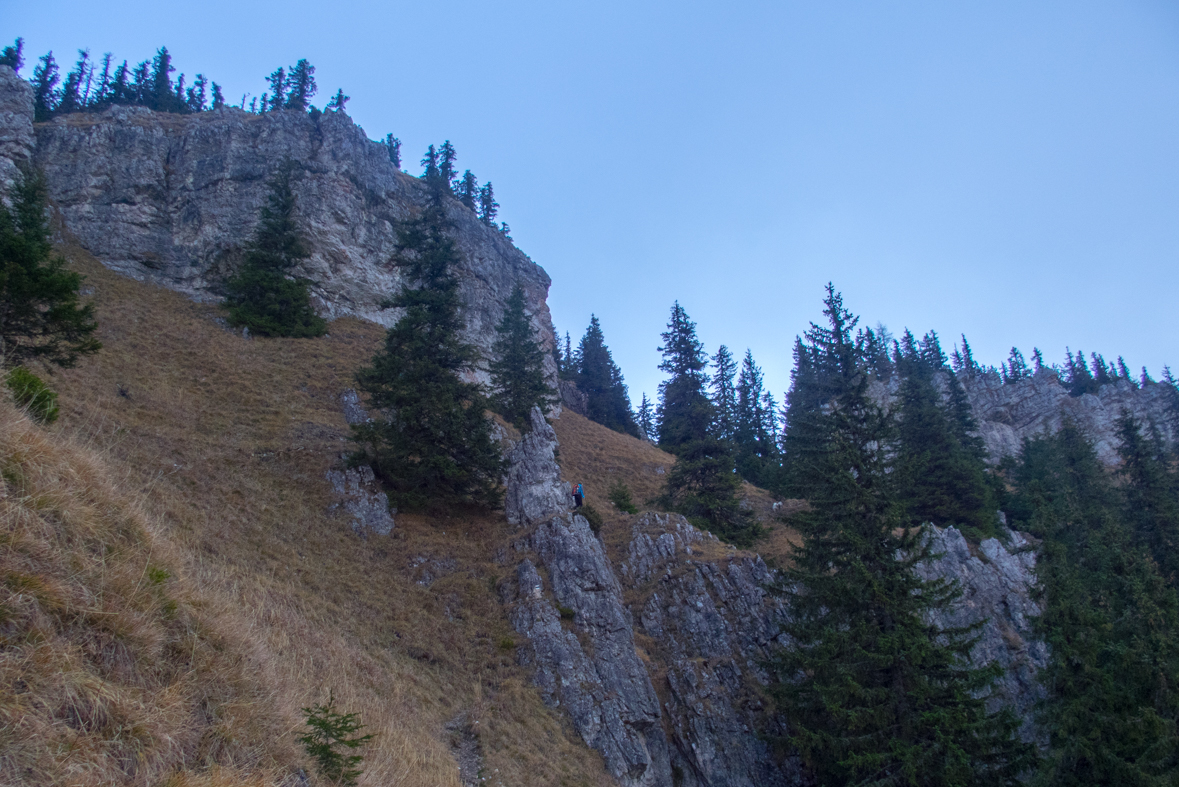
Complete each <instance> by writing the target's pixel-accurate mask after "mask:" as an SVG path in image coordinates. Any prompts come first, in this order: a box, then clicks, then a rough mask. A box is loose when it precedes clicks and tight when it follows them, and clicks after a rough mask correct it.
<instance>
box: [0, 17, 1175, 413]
mask: <svg viewBox="0 0 1179 787" xmlns="http://www.w3.org/2000/svg"><path fill="white" fill-rule="evenodd" d="M0 6H2V10H0V34H3V35H4V37H5V38H6V39H8V40H11V39H13V38H15V37H16V36H17V35H22V36H24V37H25V39H26V41H27V48H26V59H27V60H28V61H32V60H33V59H34V58H35V57H37V56H39V55H41V54H43V53H44V52H45V51H46V50H49V49H53V50H54V52H55V54H56V56H57V58H58V60H59V61H62V62H63V72H64V71H65V70H67V69H66V68H65V67H64V62H71V61H72V59H73V58H74V52H75V50H77V49H78V48H79V47H89V48H90V50H91V52H92V53H93V54H94V55H96V56H101V54H102V53H103V52H105V51H111V52H113V53H114V54H115V55H116V56H117V57H118V58H119V59H122V58H126V59H128V60H130V61H131V62H132V64H134V62H136V61H138V60H143V59H147V58H149V57H150V56H151V55H152V54H153V53H154V51H155V49H156V47H158V46H160V45H166V46H167V47H168V48H169V50H170V51H171V52H172V53H173V55H174V58H175V60H174V62H175V63H176V65H177V67H178V69H179V70H180V71H184V72H186V73H187V75H188V78H189V82H190V83H191V80H192V76H193V75H194V74H195V73H196V72H198V71H199V72H202V73H204V74H205V75H206V76H208V77H209V78H210V79H212V80H215V81H217V82H219V83H220V84H222V85H223V86H224V88H225V92H226V95H227V97H229V98H232V99H234V100H237V99H240V96H241V95H242V93H243V92H247V91H248V92H250V93H251V94H253V95H258V94H261V92H262V91H263V90H264V89H265V76H266V75H267V74H269V73H270V72H271V71H272V70H274V69H275V68H276V67H277V66H280V65H289V64H291V63H294V62H295V61H296V60H297V59H299V58H301V57H305V58H308V59H309V60H310V61H311V62H312V63H313V64H314V65H315V66H316V68H317V73H316V76H317V78H318V81H319V86H320V94H319V96H317V99H316V103H319V104H322V102H324V101H326V100H327V98H328V97H329V96H330V95H331V94H332V93H334V92H335V90H336V88H337V87H343V88H344V91H345V93H347V94H348V95H350V96H351V97H352V101H351V102H350V103H349V104H348V111H349V114H351V115H352V117H353V118H354V119H355V120H356V121H357V122H358V123H359V124H360V125H361V126H363V127H364V129H365V130H366V131H367V133H368V135H369V136H370V137H372V138H374V139H381V138H383V137H384V135H385V134H386V133H389V132H392V133H393V134H394V135H396V136H398V137H399V138H400V139H401V140H402V141H403V147H404V151H405V153H404V157H403V158H404V161H405V162H406V163H405V166H406V168H407V169H408V170H409V171H411V172H415V173H416V172H418V171H419V169H420V168H419V167H418V165H417V160H418V159H419V158H420V157H421V154H422V152H423V151H424V150H425V148H426V146H427V145H428V144H430V143H441V142H442V141H443V140H444V139H449V140H451V141H452V142H453V143H454V145H455V146H456V147H457V149H458V154H459V162H458V163H459V166H460V169H463V168H468V167H469V168H470V169H471V170H473V171H474V173H475V174H476V175H477V176H478V177H479V178H480V180H481V181H483V180H491V181H492V182H493V183H494V185H495V192H496V195H497V197H498V199H499V201H500V203H501V204H502V209H501V216H500V217H501V218H502V219H504V220H506V221H507V222H509V223H510V224H511V227H512V235H513V237H514V238H515V240H516V243H517V245H518V246H519V247H520V248H521V249H522V250H524V251H525V252H526V253H528V254H529V255H530V256H531V257H532V258H533V259H534V260H535V261H536V262H538V263H539V264H540V265H542V266H543V267H544V268H545V270H547V271H548V273H549V275H550V276H552V278H553V287H552V291H551V293H550V298H549V304H550V306H551V308H552V312H553V318H554V321H555V323H556V325H557V328H558V330H559V331H561V332H564V331H566V330H567V331H569V332H570V333H571V334H572V335H573V337H574V340H575V341H576V339H577V338H578V337H579V336H580V334H581V333H582V332H584V330H585V327H586V325H587V324H588V323H589V318H590V314H591V312H592V313H596V314H597V315H598V317H599V318H600V320H601V322H602V327H603V330H604V332H605V335H606V340H607V343H608V344H609V345H610V347H611V349H612V350H613V353H614V358H615V360H616V361H617V362H618V364H619V365H620V366H621V367H622V370H623V373H624V375H625V376H626V379H627V382H628V383H629V385H630V389H631V394H632V398H633V399H634V400H635V401H636V403H637V401H638V399H639V396H640V393H641V392H642V391H646V392H647V393H648V394H651V395H654V393H655V390H656V386H657V385H658V382H659V380H660V379H661V377H660V374H659V372H658V370H657V369H656V366H657V364H658V361H659V355H658V353H657V352H656V347H657V346H658V345H659V333H660V331H661V330H663V329H664V326H665V324H666V322H667V318H668V314H669V310H670V307H671V305H672V303H673V302H674V301H676V300H677V299H678V300H679V301H680V303H681V304H682V305H683V306H684V308H685V309H686V310H687V312H688V314H689V315H690V316H691V317H692V318H693V319H694V320H695V321H696V322H697V324H698V326H699V334H700V337H701V339H702V340H703V341H704V343H705V345H706V346H707V348H708V350H709V352H714V351H715V350H716V347H717V346H718V345H719V344H722V343H724V344H728V345H729V346H730V348H732V349H733V351H734V354H735V355H738V356H740V355H741V354H743V352H744V350H745V348H746V347H749V348H752V350H753V354H754V357H755V358H756V359H757V361H758V362H759V363H760V364H761V365H762V366H763V367H764V368H765V371H766V377H767V381H768V383H769V385H770V387H771V389H772V390H773V391H774V393H775V395H776V396H777V397H779V398H781V394H782V393H783V392H784V391H785V390H786V389H787V387H788V386H789V375H790V366H791V347H792V343H793V339H794V337H795V335H796V334H798V333H799V332H801V331H802V330H804V329H805V328H806V326H807V324H808V322H809V321H810V320H815V319H819V318H820V317H821V303H820V301H821V298H822V295H823V285H824V284H825V283H826V282H827V281H829V280H830V281H833V282H834V283H835V286H836V288H837V289H839V290H841V291H842V292H843V293H844V297H845V303H846V305H847V306H848V307H850V308H851V309H852V310H853V311H855V312H856V313H858V314H860V315H862V316H863V319H864V320H865V322H866V323H868V324H875V323H877V322H878V321H879V322H882V323H884V324H885V325H887V326H888V327H889V328H890V329H891V330H893V331H894V332H899V331H900V330H902V329H903V328H904V327H906V326H907V327H909V328H911V329H913V330H914V332H916V333H918V334H920V333H923V332H924V331H927V330H929V329H935V330H937V331H938V333H939V334H940V335H941V336H942V337H943V340H944V344H945V346H946V348H947V350H948V349H949V347H950V345H951V344H952V340H953V339H955V338H956V337H957V336H958V335H959V334H961V333H965V334H966V336H967V338H968V339H969V340H970V343H971V345H972V346H973V348H974V350H975V355H976V357H977V358H978V359H979V360H980V361H982V362H983V363H995V364H998V363H1000V362H1001V361H1002V360H1003V359H1004V358H1005V357H1006V355H1007V352H1008V350H1009V349H1010V347H1011V346H1012V345H1013V344H1014V345H1017V346H1019V347H1020V348H1021V349H1022V350H1023V351H1024V353H1025V354H1026V355H1029V356H1030V354H1031V350H1032V347H1033V346H1038V347H1040V348H1041V349H1042V350H1043V351H1044V354H1045V356H1046V357H1047V358H1048V359H1049V360H1052V361H1060V360H1062V359H1063V357H1064V352H1065V347H1066V345H1067V346H1070V347H1071V348H1072V349H1073V350H1074V351H1075V350H1077V349H1083V350H1085V351H1086V352H1087V353H1088V352H1091V351H1097V352H1101V353H1104V354H1105V355H1106V356H1107V358H1110V359H1111V360H1112V358H1113V357H1116V356H1117V355H1119V354H1121V355H1124V356H1125V358H1126V361H1127V362H1128V363H1129V364H1130V366H1131V367H1132V368H1134V369H1138V368H1139V367H1141V366H1143V365H1146V366H1147V367H1149V369H1150V371H1151V372H1152V373H1153V374H1154V375H1155V376H1156V377H1157V375H1158V373H1159V372H1161V369H1162V366H1163V365H1164V364H1172V365H1175V366H1176V367H1179V333H1177V332H1176V330H1175V306H1176V300H1177V296H1179V265H1177V262H1179V260H1177V257H1179V6H1177V5H1176V4H1175V3H1173V2H1163V1H1162V0H1159V1H1157V2H1155V1H1148V0H1122V1H1121V2H1100V3H1098V2H1083V1H1082V2H1078V1H1077V0H1070V2H1033V3H1029V2H1026V0H1025V1H1022V2H1002V1H1001V0H987V2H954V3H946V2H921V3H918V2H859V3H852V2H833V1H830V0H828V1H827V2H808V3H797V2H771V3H754V2H727V3H718V2H707V3H702V2H692V1H690V0H677V2H644V1H643V0H631V1H630V2H614V1H613V0H595V2H563V3H554V2H513V3H495V2H487V0H481V1H480V2H434V3H425V2H419V3H413V4H409V3H401V2H396V1H392V2H390V1H388V0H386V1H384V2H354V3H350V4H339V3H327V2H306V1H304V0H288V1H287V2H282V3H262V2H240V0H239V1H238V2H224V0H212V1H211V2H203V3H199V4H178V5H171V4H167V3H160V2H158V1H157V2H150V3H149V2H142V1H141V0H121V2H119V3H114V4H112V3H94V2H86V3H80V2H73V0H60V1H59V2H56V3H17V2H15V0H0ZM31 70H32V64H31V62H30V63H29V64H28V65H26V67H25V70H24V72H23V73H24V75H25V76H26V77H27V76H29V75H30V74H31Z"/></svg>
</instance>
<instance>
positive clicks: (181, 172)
mask: <svg viewBox="0 0 1179 787" xmlns="http://www.w3.org/2000/svg"><path fill="white" fill-rule="evenodd" d="M32 117H33V103H32V91H31V90H30V89H29V86H28V84H27V83H25V82H24V81H23V80H21V79H20V78H18V77H17V76H16V74H15V73H14V72H13V71H12V69H11V68H8V67H7V66H0V180H4V179H5V178H10V177H11V173H12V172H13V171H14V162H16V161H20V160H32V161H33V162H35V163H36V165H37V166H39V167H41V168H42V169H43V170H44V172H45V175H46V178H47V181H48V186H49V191H50V196H51V197H52V199H53V202H54V205H55V207H56V208H57V209H58V211H59V212H60V214H61V216H62V218H63V219H64V222H65V226H66V228H67V229H68V230H69V231H70V232H71V233H72V234H73V235H74V236H75V237H76V238H77V239H78V241H79V242H80V243H81V245H82V246H84V247H85V248H86V249H87V250H88V251H89V252H91V253H92V254H94V256H95V257H97V258H98V259H99V260H101V261H102V262H103V263H104V264H105V265H107V266H108V267H110V268H112V269H113V270H116V271H118V272H119V273H122V274H125V275H127V276H131V277H133V278H136V279H141V280H148V281H152V282H155V283H158V284H160V285H162V286H165V287H168V288H171V289H174V290H178V291H180V292H183V293H185V294H187V295H189V296H191V297H194V298H197V299H216V298H218V297H219V292H220V287H221V285H222V283H223V282H224V281H225V279H226V277H227V276H228V275H229V274H231V273H232V272H233V271H234V270H235V268H236V266H237V265H238V264H239V263H240V261H241V258H242V249H243V245H244V244H245V242H246V241H247V240H248V239H249V237H250V235H251V233H252V232H253V229H254V226H255V224H256V222H257V218H258V212H259V210H260V209H261V207H262V205H263V204H264V202H265V200H266V196H267V193H268V187H267V182H268V180H269V178H270V177H271V175H272V174H273V173H274V172H275V170H276V168H277V167H279V166H280V165H281V164H282V163H283V162H284V161H286V160H288V159H289V160H290V161H292V162H293V163H294V164H295V167H296V177H295V179H294V183H293V189H294V191H295V195H296V198H297V200H298V214H299V218H300V223H301V225H302V227H303V230H304V232H305V235H306V239H307V241H308V244H307V245H308V248H309V249H310V251H311V257H310V258H309V259H308V260H306V261H305V262H304V263H303V264H302V265H300V266H299V268H298V270H297V271H296V273H298V275H300V276H305V277H307V278H308V279H310V280H311V281H312V282H314V283H315V284H314V286H313V288H312V293H313V301H314V303H315V306H316V308H317V309H318V310H319V312H320V313H321V314H322V315H323V316H325V317H328V318H334V317H339V316H341V315H355V316H357V317H361V318H364V319H368V320H372V321H374V322H377V323H380V324H382V325H391V324H393V323H394V322H395V321H396V319H397V317H398V315H397V314H396V313H395V312H394V311H389V310H382V309H381V308H380V305H379V304H380V302H381V301H382V300H383V299H385V298H387V297H388V296H389V295H390V294H392V293H395V292H398V291H399V290H400V289H401V287H402V286H403V281H402V278H401V274H400V272H399V271H398V270H397V269H396V268H394V267H392V266H391V265H390V264H389V260H390V256H391V255H392V253H393V248H394V243H395V242H396V239H397V226H398V222H400V221H402V220H404V219H406V218H408V217H410V216H411V215H413V214H414V212H415V211H417V210H418V209H420V207H421V206H422V205H423V204H424V202H425V199H426V193H425V188H424V186H423V184H422V183H421V182H420V181H419V180H418V179H417V178H414V177H411V176H410V175H407V174H406V173H404V172H401V171H399V170H398V169H397V168H395V167H394V166H393V164H392V162H391V161H390V160H389V154H388V149H387V148H386V147H385V146H384V145H382V144H380V143H378V142H373V141H371V140H369V139H368V138H367V137H366V136H365V133H364V130H363V129H361V128H360V127H358V126H357V125H356V124H355V123H353V122H352V120H351V119H350V118H349V117H348V116H347V115H346V114H344V113H343V112H325V113H322V114H318V115H315V116H312V115H310V114H308V113H305V112H296V111H279V112H271V113H268V114H265V115H254V114H250V113H248V112H243V111H242V110H240V109H236V108H226V109H222V110H218V111H216V112H202V113H199V114H194V115H170V114H163V113H156V112H152V111H150V110H148V109H144V108H142V107H112V108H110V109H108V110H107V111H105V112H103V113H101V114H73V115H67V116H64V117H60V118H57V119H55V120H53V121H52V122H49V123H40V124H37V125H36V126H34V124H33V122H32ZM447 214H448V217H449V219H450V220H451V222H452V224H453V227H454V231H453V237H454V240H455V242H456V244H457V246H458V249H459V252H460V254H461V257H462V262H461V264H460V268H459V271H458V274H459V277H460V282H461V284H460V287H461V294H462V299H463V319H464V322H465V324H466V339H467V340H468V341H470V342H471V343H473V344H475V345H477V346H479V347H480V348H481V349H482V350H483V351H484V354H485V355H487V354H489V352H490V349H491V343H492V341H494V337H495V326H496V324H498V322H499V320H500V317H501V316H502V314H503V308H504V303H505V302H506V300H507V298H508V296H509V295H511V292H512V289H513V287H515V285H517V284H519V285H520V286H522V287H523V288H524V292H525V297H526V302H527V308H528V311H529V313H530V314H531V315H532V320H533V324H534V326H535V328H536V330H537V332H538V334H539V335H540V337H541V340H542V345H543V346H544V347H545V348H546V349H547V348H551V347H552V341H553V332H552V324H551V320H550V316H549V311H548V306H547V304H546V302H545V299H546V298H547V295H548V288H549V283H550V281H549V277H548V275H547V274H545V272H544V270H542V269H541V268H540V266H538V265H536V264H535V263H533V262H532V261H531V260H530V259H528V257H527V256H526V255H525V254H524V253H523V252H521V251H520V250H519V249H517V248H516V247H515V246H514V245H512V243H511V241H509V240H508V239H507V238H506V237H504V235H503V234H501V233H500V232H499V231H497V230H496V229H494V228H492V227H488V226H486V225H484V224H483V223H482V222H481V221H479V219H478V218H477V217H476V216H475V214H474V213H473V212H472V211H470V210H468V209H467V208H466V207H464V206H463V205H462V204H461V203H459V202H458V201H455V200H452V201H450V202H449V204H448V205H447ZM548 363H549V364H550V365H551V366H552V367H553V368H551V369H549V372H550V373H551V374H552V375H553V379H554V382H555V379H556V368H555V365H553V364H552V361H551V360H549V361H548Z"/></svg>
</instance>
